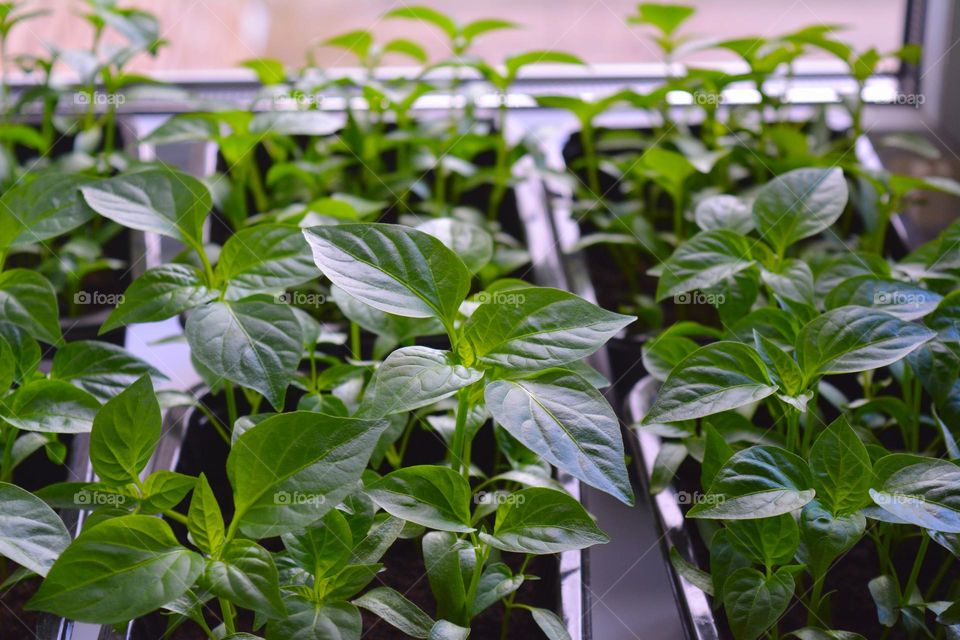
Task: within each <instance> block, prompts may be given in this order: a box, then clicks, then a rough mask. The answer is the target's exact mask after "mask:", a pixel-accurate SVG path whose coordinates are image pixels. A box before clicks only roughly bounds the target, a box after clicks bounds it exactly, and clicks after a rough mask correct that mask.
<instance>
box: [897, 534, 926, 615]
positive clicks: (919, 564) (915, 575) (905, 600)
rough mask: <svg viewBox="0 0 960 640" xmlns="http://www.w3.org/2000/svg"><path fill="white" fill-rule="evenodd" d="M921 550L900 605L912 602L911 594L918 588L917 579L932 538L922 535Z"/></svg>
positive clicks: (918, 552) (915, 559)
mask: <svg viewBox="0 0 960 640" xmlns="http://www.w3.org/2000/svg"><path fill="white" fill-rule="evenodd" d="M920 535H921V539H920V548H919V549H917V556H916V557H915V558H914V560H913V567H912V568H911V569H910V577H909V578H907V586H906V588H905V589H904V590H903V594H902V596H901V597H902V598H903V601H902V602H901V603H900V604H906V603H908V602H909V601H910V594H911V593H913V590H914V589H915V588H916V587H917V578H918V577H920V568H921V567H922V566H923V559H924V556H926V555H927V547H928V546H929V545H930V536H928V535H927V534H926V533H921V534H920Z"/></svg>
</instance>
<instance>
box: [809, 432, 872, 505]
mask: <svg viewBox="0 0 960 640" xmlns="http://www.w3.org/2000/svg"><path fill="white" fill-rule="evenodd" d="M808 459H809V461H810V473H811V474H812V476H813V488H814V489H815V490H816V492H817V498H818V500H819V501H820V502H821V503H822V504H823V505H824V506H825V507H826V508H827V509H830V510H831V511H832V512H833V513H834V514H837V515H848V514H851V513H854V512H856V511H859V510H860V508H861V507H864V506H865V505H867V504H869V503H870V496H869V493H868V492H869V490H870V481H871V479H872V477H873V473H872V472H873V470H872V465H871V463H870V454H868V453H867V448H866V447H865V446H864V444H863V442H862V441H861V440H860V438H859V436H857V433H856V432H855V431H854V430H853V429H852V428H851V427H850V425H849V423H848V422H847V419H846V418H845V417H844V416H840V417H839V418H837V419H836V420H834V421H833V423H831V424H830V426H828V427H827V429H826V430H825V431H824V432H823V433H821V434H820V437H818V438H817V441H816V442H814V443H813V447H811V448H810V454H809V456H808Z"/></svg>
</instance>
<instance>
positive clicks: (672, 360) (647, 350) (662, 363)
mask: <svg viewBox="0 0 960 640" xmlns="http://www.w3.org/2000/svg"><path fill="white" fill-rule="evenodd" d="M698 348H699V345H698V344H697V343H696V342H694V341H693V340H691V339H690V338H687V337H686V336H679V335H669V334H667V333H663V334H661V335H659V336H657V337H656V338H654V339H653V340H649V341H647V343H646V344H644V345H643V350H642V352H641V357H642V359H643V368H644V369H646V370H647V373H649V374H650V375H652V376H653V377H654V378H656V379H657V380H659V381H660V382H663V381H664V380H666V379H667V377H668V376H669V375H670V371H671V370H673V368H674V367H675V366H677V365H678V364H680V361H681V360H683V359H684V358H686V357H687V356H688V355H690V354H691V353H693V352H694V351H696V350H697V349H698Z"/></svg>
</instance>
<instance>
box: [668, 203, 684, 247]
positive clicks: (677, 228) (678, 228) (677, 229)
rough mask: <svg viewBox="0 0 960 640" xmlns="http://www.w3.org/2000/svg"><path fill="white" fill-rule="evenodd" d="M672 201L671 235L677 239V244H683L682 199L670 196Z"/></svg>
mask: <svg viewBox="0 0 960 640" xmlns="http://www.w3.org/2000/svg"><path fill="white" fill-rule="evenodd" d="M671 198H672V199H673V235H675V236H676V237H677V242H678V243H680V242H683V240H684V235H683V198H682V197H681V196H679V195H673V194H671Z"/></svg>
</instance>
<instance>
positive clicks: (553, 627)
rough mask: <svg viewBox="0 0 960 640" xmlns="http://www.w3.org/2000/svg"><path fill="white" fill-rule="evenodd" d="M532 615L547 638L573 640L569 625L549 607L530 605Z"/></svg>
mask: <svg viewBox="0 0 960 640" xmlns="http://www.w3.org/2000/svg"><path fill="white" fill-rule="evenodd" d="M529 611H530V615H531V616H533V621H534V622H536V623H537V626H538V627H540V630H541V631H543V634H544V635H545V636H547V640H571V638H570V633H569V632H568V631H567V627H566V626H565V625H564V624H563V620H561V619H560V616H558V615H557V614H555V613H554V612H553V611H550V610H549V609H540V608H537V607H529Z"/></svg>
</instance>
